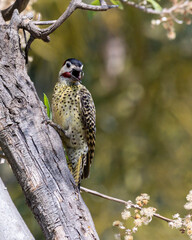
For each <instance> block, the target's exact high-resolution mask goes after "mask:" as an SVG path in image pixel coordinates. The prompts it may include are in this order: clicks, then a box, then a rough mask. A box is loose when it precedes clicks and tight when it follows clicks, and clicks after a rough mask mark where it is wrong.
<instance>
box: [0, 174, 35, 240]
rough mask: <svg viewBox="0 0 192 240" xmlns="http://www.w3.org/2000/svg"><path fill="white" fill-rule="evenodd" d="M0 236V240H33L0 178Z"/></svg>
mask: <svg viewBox="0 0 192 240" xmlns="http://www.w3.org/2000/svg"><path fill="white" fill-rule="evenodd" d="M0 213H1V214H0V236H1V239H13V236H14V239H19V240H26V239H28V240H35V239H34V237H33V236H32V234H31V232H30V231H29V229H28V227H27V226H26V224H25V222H24V221H23V219H22V217H21V215H20V214H19V212H18V211H17V209H16V207H15V205H14V204H13V202H12V200H11V198H10V196H9V193H8V191H7V188H6V187H5V185H4V184H3V182H2V180H1V178H0Z"/></svg>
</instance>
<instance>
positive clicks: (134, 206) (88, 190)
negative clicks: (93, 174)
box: [80, 187, 173, 222]
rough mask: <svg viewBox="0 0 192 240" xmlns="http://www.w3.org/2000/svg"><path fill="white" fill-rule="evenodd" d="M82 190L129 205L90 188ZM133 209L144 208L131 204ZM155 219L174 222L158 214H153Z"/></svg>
mask: <svg viewBox="0 0 192 240" xmlns="http://www.w3.org/2000/svg"><path fill="white" fill-rule="evenodd" d="M80 190H81V191H83V192H86V193H90V194H92V195H95V196H98V197H101V198H104V199H107V200H110V201H114V202H118V203H121V204H125V205H127V203H128V201H125V200H122V199H119V198H114V197H110V196H108V195H105V194H102V193H100V192H97V191H94V190H90V189H88V188H85V187H80ZM130 205H131V207H132V208H135V209H138V210H141V209H142V208H141V207H139V206H138V205H137V204H133V203H131V204H130ZM153 216H154V217H157V218H159V219H161V220H164V221H166V222H172V221H173V220H172V219H170V218H166V217H164V216H161V215H160V214H158V213H154V214H153Z"/></svg>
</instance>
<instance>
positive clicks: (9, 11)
mask: <svg viewBox="0 0 192 240" xmlns="http://www.w3.org/2000/svg"><path fill="white" fill-rule="evenodd" d="M28 3H29V0H16V1H15V2H14V3H13V4H12V5H11V6H10V7H8V8H6V9H4V10H2V11H1V12H2V15H3V18H4V20H5V21H8V20H10V19H11V16H12V15H13V11H14V10H15V9H17V10H18V11H19V12H22V11H23V10H25V8H26V7H27V4H28Z"/></svg>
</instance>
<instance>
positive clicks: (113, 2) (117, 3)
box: [110, 0, 124, 10]
mask: <svg viewBox="0 0 192 240" xmlns="http://www.w3.org/2000/svg"><path fill="white" fill-rule="evenodd" d="M110 1H111V3H112V4H114V5H118V7H119V9H121V10H123V9H124V7H123V4H122V3H121V2H120V1H119V0H110Z"/></svg>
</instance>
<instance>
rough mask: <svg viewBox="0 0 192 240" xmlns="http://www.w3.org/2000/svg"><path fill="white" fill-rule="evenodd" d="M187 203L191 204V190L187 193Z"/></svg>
mask: <svg viewBox="0 0 192 240" xmlns="http://www.w3.org/2000/svg"><path fill="white" fill-rule="evenodd" d="M186 199H187V201H188V202H192V190H190V191H189V194H188V195H187V197H186Z"/></svg>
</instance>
